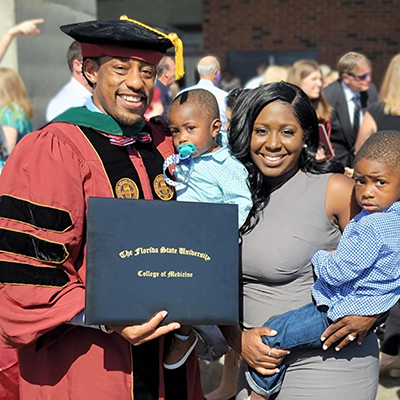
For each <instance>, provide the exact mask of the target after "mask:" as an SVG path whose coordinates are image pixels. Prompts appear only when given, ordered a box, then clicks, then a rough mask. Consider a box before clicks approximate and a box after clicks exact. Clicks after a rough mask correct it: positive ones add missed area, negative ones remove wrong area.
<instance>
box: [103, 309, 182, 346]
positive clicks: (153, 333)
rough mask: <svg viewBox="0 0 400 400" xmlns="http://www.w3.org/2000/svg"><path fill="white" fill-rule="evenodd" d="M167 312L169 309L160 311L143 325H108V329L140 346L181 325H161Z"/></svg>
mask: <svg viewBox="0 0 400 400" xmlns="http://www.w3.org/2000/svg"><path fill="white" fill-rule="evenodd" d="M167 314H168V313H167V311H160V312H159V313H157V314H156V315H155V316H154V317H153V318H152V319H150V320H149V321H148V322H145V323H144V324H142V325H131V326H122V325H107V329H112V330H113V331H115V332H117V333H119V334H120V335H121V336H122V337H123V338H125V339H126V340H128V341H129V342H131V343H132V344H133V345H134V346H138V345H139V344H142V343H144V342H148V341H149V340H153V339H156V338H158V337H160V336H163V335H165V334H167V333H169V332H172V331H174V330H176V329H179V328H180V327H181V326H180V325H179V324H178V323H177V322H171V323H170V324H168V325H164V326H159V325H160V323H161V322H162V321H163V320H164V318H165V317H166V316H167Z"/></svg>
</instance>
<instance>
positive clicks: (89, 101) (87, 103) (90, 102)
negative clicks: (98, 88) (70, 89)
mask: <svg viewBox="0 0 400 400" xmlns="http://www.w3.org/2000/svg"><path fill="white" fill-rule="evenodd" d="M84 106H85V107H86V108H87V109H88V110H89V111H93V112H98V113H101V114H104V113H103V112H102V111H101V110H100V109H99V108H98V107H97V106H95V105H94V103H93V96H90V97H88V98H87V100H86V101H85V104H84Z"/></svg>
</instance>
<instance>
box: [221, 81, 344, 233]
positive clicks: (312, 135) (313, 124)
mask: <svg viewBox="0 0 400 400" xmlns="http://www.w3.org/2000/svg"><path fill="white" fill-rule="evenodd" d="M274 101H279V102H282V103H287V104H289V105H290V108H291V110H292V112H293V115H294V116H295V118H296V119H297V121H298V122H299V124H300V126H301V127H302V129H303V134H304V144H305V145H306V146H305V148H304V149H303V151H302V153H301V155H300V164H299V168H300V169H301V170H302V171H303V172H310V173H313V174H325V173H329V172H340V173H343V171H344V168H343V166H342V165H341V164H339V163H337V162H335V161H331V160H327V161H325V162H322V163H320V162H317V160H316V158H315V157H316V153H317V149H318V145H319V127H318V118H317V115H316V113H315V110H314V107H313V105H312V104H311V101H310V99H309V98H308V96H307V95H306V94H305V93H304V92H303V91H302V90H301V89H300V88H299V87H297V86H295V85H292V84H290V83H286V82H276V83H270V84H268V85H263V86H260V87H259V88H256V89H253V90H250V91H249V92H248V93H246V96H243V100H242V101H240V102H236V104H235V106H234V108H233V110H232V119H231V125H230V128H229V134H228V137H229V147H230V150H231V152H232V154H233V155H234V156H235V157H236V158H237V159H238V160H240V161H241V162H242V163H243V164H244V165H245V167H246V168H247V170H248V172H249V177H248V184H249V187H250V191H251V196H252V200H253V208H252V209H251V211H250V214H249V216H248V218H247V220H246V222H245V223H244V225H243V226H242V228H241V233H242V234H244V233H248V232H250V231H251V230H252V229H253V228H254V227H255V226H256V225H257V223H258V221H259V219H260V213H261V211H262V210H263V209H264V208H265V206H266V205H267V203H268V198H269V195H270V189H269V187H268V184H267V183H266V180H265V177H264V175H263V173H262V172H261V171H260V170H259V169H258V168H257V166H256V165H255V164H254V162H253V160H252V158H251V155H250V142H251V137H252V133H253V125H254V121H255V120H256V119H257V117H258V114H260V112H261V111H262V110H263V109H264V107H266V106H267V105H268V104H270V103H272V102H274Z"/></svg>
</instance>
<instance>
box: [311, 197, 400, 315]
mask: <svg viewBox="0 0 400 400" xmlns="http://www.w3.org/2000/svg"><path fill="white" fill-rule="evenodd" d="M312 264H313V266H314V271H315V274H316V276H317V277H318V279H317V282H316V283H315V285H314V286H313V288H312V295H313V297H314V299H315V301H316V303H317V305H321V304H324V305H327V306H328V307H329V311H328V317H329V318H330V319H331V320H332V321H336V320H338V319H339V318H341V317H343V316H346V315H353V314H354V315H376V314H381V313H383V312H385V311H387V310H389V309H390V308H391V307H392V306H393V305H394V304H395V303H396V302H397V301H398V300H399V298H400V202H399V201H398V202H395V203H393V204H392V205H391V206H390V207H388V208H387V209H386V210H385V211H382V212H378V213H372V214H370V213H368V212H367V211H365V210H363V211H362V212H361V213H359V214H358V215H356V216H355V217H354V218H353V219H352V220H351V221H350V222H349V223H348V224H347V226H346V228H345V230H344V231H343V235H342V238H341V240H340V243H339V245H338V248H337V251H336V252H335V253H332V254H331V253H329V252H327V251H325V250H320V251H317V252H316V253H315V254H314V257H313V258H312Z"/></svg>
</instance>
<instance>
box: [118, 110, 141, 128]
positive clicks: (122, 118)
mask: <svg viewBox="0 0 400 400" xmlns="http://www.w3.org/2000/svg"><path fill="white" fill-rule="evenodd" d="M113 118H114V119H115V120H116V121H117V122H118V123H120V124H121V125H126V126H132V125H135V124H137V123H138V122H140V121H143V115H140V114H135V113H132V114H130V115H127V114H120V113H118V112H117V113H115V115H113Z"/></svg>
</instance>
